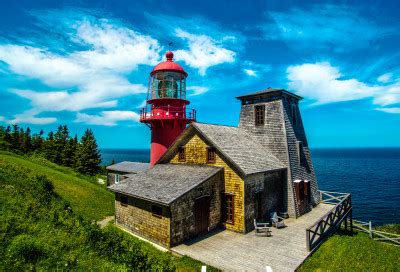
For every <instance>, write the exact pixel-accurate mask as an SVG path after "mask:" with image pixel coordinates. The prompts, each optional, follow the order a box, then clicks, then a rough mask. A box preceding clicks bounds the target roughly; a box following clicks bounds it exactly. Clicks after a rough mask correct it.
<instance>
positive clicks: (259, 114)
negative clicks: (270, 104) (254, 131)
mask: <svg viewBox="0 0 400 272" xmlns="http://www.w3.org/2000/svg"><path fill="white" fill-rule="evenodd" d="M254 115H255V125H256V126H262V125H264V122H265V106H264V105H258V106H254Z"/></svg>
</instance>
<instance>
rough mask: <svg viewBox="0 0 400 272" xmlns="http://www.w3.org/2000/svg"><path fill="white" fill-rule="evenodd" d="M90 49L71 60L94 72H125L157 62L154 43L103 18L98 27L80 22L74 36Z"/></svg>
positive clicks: (150, 39)
mask: <svg viewBox="0 0 400 272" xmlns="http://www.w3.org/2000/svg"><path fill="white" fill-rule="evenodd" d="M76 39H79V40H80V41H81V42H82V43H83V44H85V45H91V46H92V50H86V51H80V52H77V53H76V54H73V58H75V59H78V60H79V61H80V62H84V63H87V64H88V65H89V67H93V68H95V69H99V68H107V69H111V70H112V71H120V72H127V71H131V70H133V69H135V68H136V67H137V66H138V65H139V64H146V65H155V64H157V62H158V60H159V54H158V52H159V50H160V47H159V45H158V42H157V40H155V39H153V38H151V37H150V36H146V35H142V34H140V33H138V32H135V31H133V30H131V29H129V28H126V27H120V26H115V25H112V24H110V23H108V21H107V20H105V19H102V20H100V21H99V23H98V24H93V23H91V22H89V21H84V22H82V23H81V24H80V25H79V26H78V27H77V37H76Z"/></svg>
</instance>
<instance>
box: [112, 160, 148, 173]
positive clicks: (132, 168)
mask: <svg viewBox="0 0 400 272" xmlns="http://www.w3.org/2000/svg"><path fill="white" fill-rule="evenodd" d="M149 167H150V163H144V162H129V161H123V162H120V163H116V164H113V165H110V166H107V170H111V171H119V172H125V173H137V172H141V171H144V170H147V169H149Z"/></svg>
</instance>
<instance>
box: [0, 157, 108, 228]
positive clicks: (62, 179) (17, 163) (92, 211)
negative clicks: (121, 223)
mask: <svg viewBox="0 0 400 272" xmlns="http://www.w3.org/2000/svg"><path fill="white" fill-rule="evenodd" d="M7 165H9V166H14V167H17V168H20V169H26V170H27V171H25V172H27V173H28V175H29V176H35V175H45V176H47V177H48V179H49V180H51V182H52V183H53V184H54V187H55V192H56V193H57V194H59V195H60V196H61V197H62V198H63V199H65V200H67V201H68V202H69V203H70V204H71V207H72V209H73V210H74V212H75V213H76V214H79V215H81V216H82V217H84V218H85V219H88V220H96V221H97V220H100V219H102V218H104V217H105V216H109V215H113V214H114V194H113V193H111V192H109V191H107V189H106V186H105V185H99V184H96V179H95V178H94V177H87V176H84V175H82V174H79V173H76V172H75V171H73V170H72V169H70V168H67V167H63V166H59V165H56V164H54V163H51V162H49V161H47V160H45V159H43V158H41V157H38V156H29V157H25V156H24V157H23V156H19V155H16V154H14V153H10V152H5V151H0V167H6V166H7Z"/></svg>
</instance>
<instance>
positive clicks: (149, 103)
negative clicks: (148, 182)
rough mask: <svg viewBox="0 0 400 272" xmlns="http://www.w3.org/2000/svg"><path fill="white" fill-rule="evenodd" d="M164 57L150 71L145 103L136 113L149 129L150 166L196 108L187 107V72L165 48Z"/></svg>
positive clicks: (177, 134)
mask: <svg viewBox="0 0 400 272" xmlns="http://www.w3.org/2000/svg"><path fill="white" fill-rule="evenodd" d="M165 57H166V60H165V61H163V62H160V63H159V64H157V65H156V66H155V67H154V69H153V71H151V73H150V78H149V87H148V91H147V99H146V106H145V108H143V109H142V110H141V112H140V122H142V123H145V124H146V125H148V126H149V127H150V130H151V148H150V165H151V166H153V165H154V164H155V163H156V162H157V161H158V159H159V158H160V157H161V156H162V155H163V154H164V152H165V151H166V150H167V149H168V147H169V146H170V145H171V144H172V142H173V141H174V140H175V139H176V138H177V137H178V136H179V135H180V134H181V132H182V131H183V130H184V129H185V128H186V125H187V124H188V123H190V122H193V121H196V110H194V109H189V108H187V106H188V105H189V104H190V102H189V101H188V100H186V78H187V76H188V74H187V73H186V72H185V70H184V69H183V68H182V66H180V65H179V64H178V63H176V62H174V61H173V57H174V54H173V53H172V52H171V51H168V52H167V53H166V54H165Z"/></svg>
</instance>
